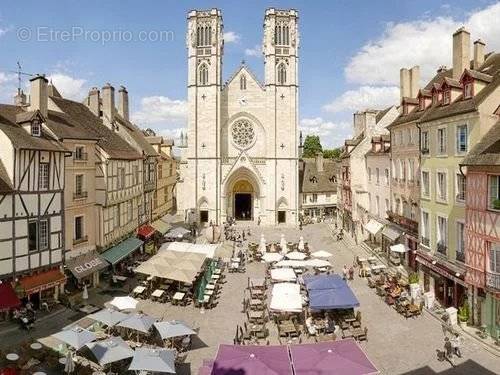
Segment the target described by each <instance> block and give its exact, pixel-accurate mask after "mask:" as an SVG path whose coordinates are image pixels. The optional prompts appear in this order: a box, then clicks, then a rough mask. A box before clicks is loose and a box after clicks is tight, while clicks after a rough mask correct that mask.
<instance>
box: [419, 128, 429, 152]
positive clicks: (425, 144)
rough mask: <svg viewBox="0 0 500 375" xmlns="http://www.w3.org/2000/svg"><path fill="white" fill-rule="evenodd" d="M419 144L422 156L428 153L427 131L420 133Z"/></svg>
mask: <svg viewBox="0 0 500 375" xmlns="http://www.w3.org/2000/svg"><path fill="white" fill-rule="evenodd" d="M421 142H422V144H421V148H422V154H428V153H429V132H428V131H423V132H422V139H421Z"/></svg>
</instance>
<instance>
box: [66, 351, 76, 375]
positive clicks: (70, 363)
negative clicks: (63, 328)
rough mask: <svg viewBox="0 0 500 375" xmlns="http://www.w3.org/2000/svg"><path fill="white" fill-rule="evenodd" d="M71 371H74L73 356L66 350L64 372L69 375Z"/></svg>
mask: <svg viewBox="0 0 500 375" xmlns="http://www.w3.org/2000/svg"><path fill="white" fill-rule="evenodd" d="M73 371H75V361H73V354H72V353H71V351H70V350H68V353H67V354H66V363H65V364H64V372H65V373H66V374H71V373H72V372H73Z"/></svg>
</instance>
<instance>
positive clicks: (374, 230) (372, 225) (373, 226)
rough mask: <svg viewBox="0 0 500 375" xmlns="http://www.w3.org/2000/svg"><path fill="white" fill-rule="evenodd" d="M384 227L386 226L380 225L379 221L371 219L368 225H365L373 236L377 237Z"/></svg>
mask: <svg viewBox="0 0 500 375" xmlns="http://www.w3.org/2000/svg"><path fill="white" fill-rule="evenodd" d="M383 227H384V224H382V223H379V222H378V221H377V220H374V219H370V221H368V223H366V224H365V229H366V230H367V231H368V232H369V233H370V234H372V235H374V236H376V235H377V234H378V233H379V232H380V231H381V230H382V228H383Z"/></svg>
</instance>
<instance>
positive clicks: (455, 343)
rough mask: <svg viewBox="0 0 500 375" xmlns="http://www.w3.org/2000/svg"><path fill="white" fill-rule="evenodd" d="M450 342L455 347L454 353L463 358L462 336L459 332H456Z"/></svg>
mask: <svg viewBox="0 0 500 375" xmlns="http://www.w3.org/2000/svg"><path fill="white" fill-rule="evenodd" d="M450 342H451V347H452V348H453V354H455V355H456V356H457V357H458V358H462V352H461V351H460V343H461V338H460V335H459V334H458V332H457V333H455V335H454V336H453V337H452V338H451V340H450Z"/></svg>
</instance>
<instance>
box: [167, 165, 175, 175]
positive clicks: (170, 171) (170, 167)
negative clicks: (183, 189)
mask: <svg viewBox="0 0 500 375" xmlns="http://www.w3.org/2000/svg"><path fill="white" fill-rule="evenodd" d="M168 175H169V176H173V175H174V163H173V162H170V165H169V171H168Z"/></svg>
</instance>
